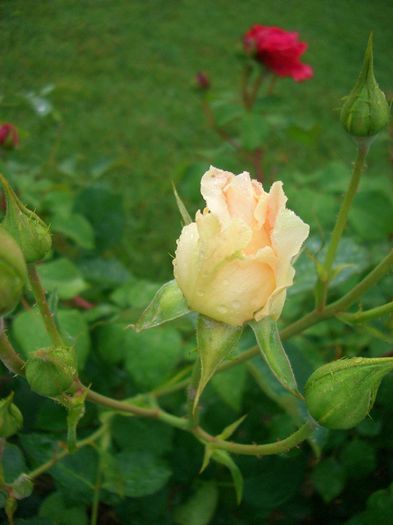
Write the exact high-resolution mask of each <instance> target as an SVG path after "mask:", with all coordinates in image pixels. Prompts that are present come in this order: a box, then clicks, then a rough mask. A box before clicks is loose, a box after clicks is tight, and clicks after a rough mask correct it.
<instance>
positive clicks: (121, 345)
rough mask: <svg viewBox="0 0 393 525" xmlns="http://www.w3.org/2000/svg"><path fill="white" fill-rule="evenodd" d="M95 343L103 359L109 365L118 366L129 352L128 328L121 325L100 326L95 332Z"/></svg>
mask: <svg viewBox="0 0 393 525" xmlns="http://www.w3.org/2000/svg"><path fill="white" fill-rule="evenodd" d="M93 341H94V343H93V344H94V348H95V350H96V351H97V352H98V353H99V355H100V357H101V359H102V360H103V361H104V362H105V363H107V364H109V365H116V364H118V363H120V362H121V361H122V359H123V358H124V356H125V355H126V352H127V349H126V342H127V332H126V326H125V325H124V324H120V323H113V324H112V323H111V324H104V325H101V326H98V327H97V328H96V329H95V330H94V332H93Z"/></svg>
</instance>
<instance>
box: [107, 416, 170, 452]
mask: <svg viewBox="0 0 393 525" xmlns="http://www.w3.org/2000/svg"><path fill="white" fill-rule="evenodd" d="M111 429H112V438H113V441H114V442H115V443H116V445H117V446H118V447H119V448H120V449H122V450H127V451H129V452H144V451H145V452H148V453H149V454H152V455H154V456H162V455H163V454H165V453H166V452H169V451H170V449H171V447H172V439H173V428H172V427H169V426H168V425H164V424H163V423H161V422H159V421H150V420H149V421H148V420H143V419H137V418H128V417H124V416H115V417H114V418H113V419H112V421H111Z"/></svg>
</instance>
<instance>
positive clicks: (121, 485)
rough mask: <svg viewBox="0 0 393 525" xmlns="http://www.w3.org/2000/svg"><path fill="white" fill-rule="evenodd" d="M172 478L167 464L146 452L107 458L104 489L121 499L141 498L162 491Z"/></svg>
mask: <svg viewBox="0 0 393 525" xmlns="http://www.w3.org/2000/svg"><path fill="white" fill-rule="evenodd" d="M170 476H171V471H170V469H169V468H168V466H167V465H166V463H165V462H164V461H163V460H161V459H159V458H157V457H154V456H152V455H151V454H148V453H146V452H120V453H119V454H117V455H115V456H107V462H106V464H105V469H104V483H103V487H104V488H105V489H106V490H109V491H110V492H114V493H116V494H118V495H119V496H121V497H125V496H128V497H131V498H141V497H143V496H148V495H149V494H154V493H155V492H157V491H158V490H160V489H162V488H163V487H164V486H165V485H166V483H167V481H168V479H169V478H170Z"/></svg>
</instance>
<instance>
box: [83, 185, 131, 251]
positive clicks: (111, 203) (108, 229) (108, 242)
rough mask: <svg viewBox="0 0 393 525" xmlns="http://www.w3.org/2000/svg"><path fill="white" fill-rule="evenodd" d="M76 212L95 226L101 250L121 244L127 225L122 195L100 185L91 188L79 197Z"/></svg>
mask: <svg viewBox="0 0 393 525" xmlns="http://www.w3.org/2000/svg"><path fill="white" fill-rule="evenodd" d="M74 211H75V212H78V213H81V214H82V215H84V216H85V217H86V218H87V220H88V221H89V223H90V224H91V225H92V226H93V228H94V232H95V239H96V246H97V248H98V249H99V250H101V251H102V250H106V249H108V248H111V247H114V246H118V245H119V244H120V242H121V240H122V237H123V230H124V223H125V214H124V209H123V197H122V195H120V194H118V193H115V192H113V191H111V190H110V189H107V188H105V187H103V186H99V185H97V186H94V187H89V188H87V189H85V190H83V191H82V192H81V193H80V194H79V195H78V196H77V198H76V200H75V206H74Z"/></svg>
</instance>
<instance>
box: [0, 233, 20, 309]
mask: <svg viewBox="0 0 393 525" xmlns="http://www.w3.org/2000/svg"><path fill="white" fill-rule="evenodd" d="M26 274H27V271H26V263H25V260H24V258H23V254H22V251H21V249H20V248H19V246H18V244H17V243H16V242H15V241H14V239H13V238H12V237H11V236H10V234H9V233H7V231H6V230H5V229H4V228H2V226H0V317H1V316H4V315H6V314H7V313H9V312H11V310H13V309H14V308H15V306H16V304H17V303H18V301H19V298H20V296H21V294H22V290H23V287H24V285H25V282H26Z"/></svg>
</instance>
